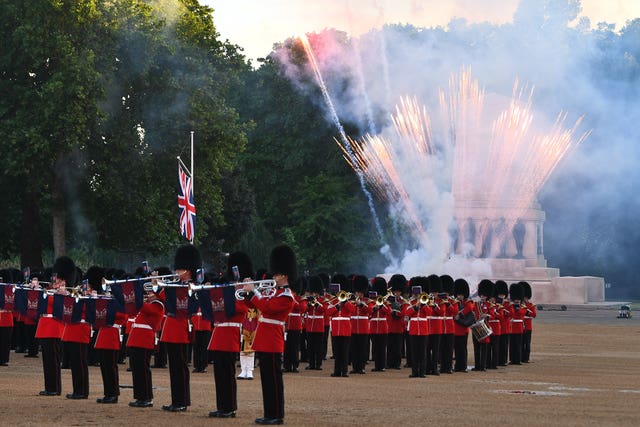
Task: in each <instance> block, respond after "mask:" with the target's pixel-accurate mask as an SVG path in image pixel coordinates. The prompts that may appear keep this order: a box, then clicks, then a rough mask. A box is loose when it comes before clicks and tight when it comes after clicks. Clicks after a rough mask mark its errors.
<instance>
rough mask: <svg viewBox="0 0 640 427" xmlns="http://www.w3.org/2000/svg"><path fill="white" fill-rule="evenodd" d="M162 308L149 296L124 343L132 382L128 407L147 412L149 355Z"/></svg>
mask: <svg viewBox="0 0 640 427" xmlns="http://www.w3.org/2000/svg"><path fill="white" fill-rule="evenodd" d="M163 317H164V304H163V303H162V301H160V300H159V299H158V298H157V296H156V295H155V294H154V293H153V292H151V293H149V294H147V296H146V301H145V302H144V303H143V304H142V307H141V308H140V311H138V314H137V315H136V316H135V318H134V321H133V324H132V325H131V332H130V333H129V337H128V339H127V350H128V352H129V359H130V362H131V376H132V378H133V398H134V399H135V400H134V401H132V402H129V406H132V407H134V408H148V407H151V406H153V383H152V377H151V367H150V362H151V354H152V353H153V349H154V347H155V343H156V332H157V331H158V330H159V329H160V326H161V325H162V319H163Z"/></svg>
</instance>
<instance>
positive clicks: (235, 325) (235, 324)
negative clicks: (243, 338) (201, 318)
mask: <svg viewBox="0 0 640 427" xmlns="http://www.w3.org/2000/svg"><path fill="white" fill-rule="evenodd" d="M215 326H216V328H217V327H219V326H222V327H225V326H229V327H232V328H240V327H241V326H242V323H238V322H222V323H218V324H216V325H215Z"/></svg>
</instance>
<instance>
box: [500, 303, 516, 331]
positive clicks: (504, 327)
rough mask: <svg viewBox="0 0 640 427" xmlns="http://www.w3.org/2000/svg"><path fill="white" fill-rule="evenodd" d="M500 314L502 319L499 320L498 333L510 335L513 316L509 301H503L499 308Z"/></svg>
mask: <svg viewBox="0 0 640 427" xmlns="http://www.w3.org/2000/svg"><path fill="white" fill-rule="evenodd" d="M499 310H500V311H501V312H502V318H501V319H500V331H501V332H502V334H503V335H504V334H510V333H511V317H512V316H513V306H512V305H511V303H510V302H509V301H504V302H503V303H502V305H501V306H500V307H499Z"/></svg>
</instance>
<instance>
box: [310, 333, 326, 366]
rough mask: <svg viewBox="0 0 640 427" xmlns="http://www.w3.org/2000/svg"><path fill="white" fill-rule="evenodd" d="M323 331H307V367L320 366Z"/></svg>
mask: <svg viewBox="0 0 640 427" xmlns="http://www.w3.org/2000/svg"><path fill="white" fill-rule="evenodd" d="M323 335H324V333H323V332H307V343H308V349H307V354H308V358H309V368H311V369H318V368H320V367H322V339H323Z"/></svg>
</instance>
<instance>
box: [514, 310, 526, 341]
mask: <svg viewBox="0 0 640 427" xmlns="http://www.w3.org/2000/svg"><path fill="white" fill-rule="evenodd" d="M512 306H513V317H512V318H511V333H512V334H521V333H523V332H524V315H525V314H526V313H527V308H526V307H524V306H522V305H520V306H519V308H518V309H516V307H515V305H512Z"/></svg>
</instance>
